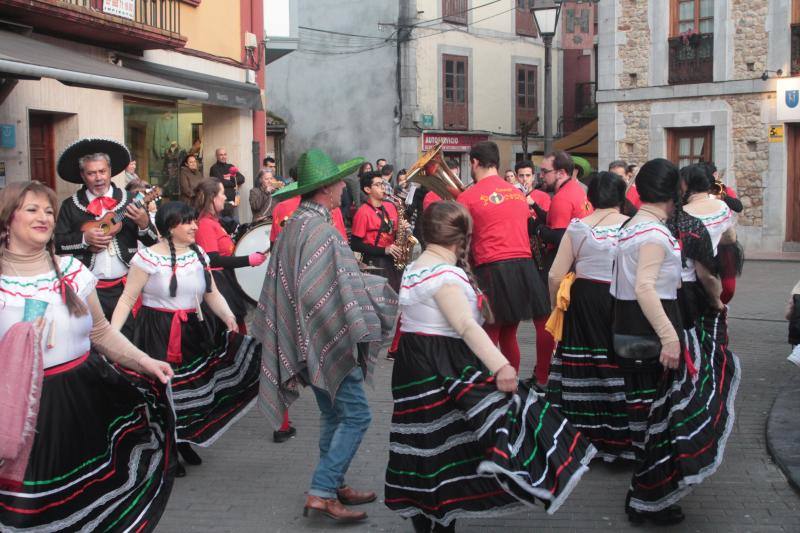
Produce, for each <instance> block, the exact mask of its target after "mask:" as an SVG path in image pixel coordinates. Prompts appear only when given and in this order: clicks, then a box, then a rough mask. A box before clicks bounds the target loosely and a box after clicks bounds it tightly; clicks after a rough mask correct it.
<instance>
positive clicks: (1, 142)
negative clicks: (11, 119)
mask: <svg viewBox="0 0 800 533" xmlns="http://www.w3.org/2000/svg"><path fill="white" fill-rule="evenodd" d="M16 146H17V129H16V127H15V126H14V124H0V148H16Z"/></svg>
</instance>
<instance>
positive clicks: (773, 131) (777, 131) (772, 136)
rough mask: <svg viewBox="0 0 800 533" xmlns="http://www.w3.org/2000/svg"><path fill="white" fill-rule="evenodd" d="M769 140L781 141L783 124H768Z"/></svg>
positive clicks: (773, 141)
mask: <svg viewBox="0 0 800 533" xmlns="http://www.w3.org/2000/svg"><path fill="white" fill-rule="evenodd" d="M769 142H771V143H782V142H783V126H770V127H769Z"/></svg>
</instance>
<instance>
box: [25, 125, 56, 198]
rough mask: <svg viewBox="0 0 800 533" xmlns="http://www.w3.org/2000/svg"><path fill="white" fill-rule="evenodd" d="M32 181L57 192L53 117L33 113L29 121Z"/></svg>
mask: <svg viewBox="0 0 800 533" xmlns="http://www.w3.org/2000/svg"><path fill="white" fill-rule="evenodd" d="M28 125H29V131H30V133H29V135H28V138H29V140H30V154H31V179H33V180H38V181H41V182H42V183H44V184H45V185H47V186H48V187H50V188H51V189H53V190H55V188H56V166H55V152H54V145H53V115H50V114H47V113H33V112H32V113H31V114H30V117H29V120H28Z"/></svg>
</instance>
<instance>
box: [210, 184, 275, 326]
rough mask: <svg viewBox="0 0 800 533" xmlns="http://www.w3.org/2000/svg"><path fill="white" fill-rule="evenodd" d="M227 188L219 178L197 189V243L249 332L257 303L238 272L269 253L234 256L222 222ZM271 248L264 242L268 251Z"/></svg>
mask: <svg viewBox="0 0 800 533" xmlns="http://www.w3.org/2000/svg"><path fill="white" fill-rule="evenodd" d="M225 198H226V197H225V188H224V187H223V185H222V182H221V181H219V180H218V179H216V178H208V179H206V180H203V181H202V182H201V183H200V185H198V186H197V187H196V188H195V190H194V208H195V209H197V212H198V213H199V214H200V218H199V219H198V221H197V244H198V245H199V246H200V247H201V248H203V250H205V252H206V253H207V254H208V257H209V260H210V264H209V266H210V267H211V272H212V275H213V276H214V281H215V282H216V284H217V287H218V288H219V292H220V293H222V296H223V297H224V298H225V301H227V302H228V305H229V306H230V308H231V311H233V315H234V316H235V317H236V323H237V324H238V325H239V331H241V332H242V333H247V327H246V326H245V323H244V319H245V316H246V315H247V309H248V306H250V305H255V302H254V301H253V300H252V299H251V298H250V297H249V296H247V294H245V292H244V290H242V287H241V286H240V285H239V282H238V281H237V280H236V274H235V273H234V269H237V268H245V267H256V266H259V265H260V264H262V263H263V262H264V261H266V259H267V255H266V254H265V253H260V252H253V253H251V254H249V255H238V256H237V255H233V253H234V251H235V246H234V244H233V239H231V236H230V235H228V232H227V231H225V229H224V228H223V227H222V224H220V222H219V217H220V215H221V214H222V210H223V209H224V208H225ZM267 248H268V245H267V243H266V242H265V243H264V250H266V249H267Z"/></svg>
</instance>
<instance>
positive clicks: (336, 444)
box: [308, 367, 372, 498]
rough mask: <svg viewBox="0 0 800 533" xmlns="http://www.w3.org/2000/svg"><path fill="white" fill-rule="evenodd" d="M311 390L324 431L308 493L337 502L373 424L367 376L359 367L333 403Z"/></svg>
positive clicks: (339, 391) (320, 434)
mask: <svg viewBox="0 0 800 533" xmlns="http://www.w3.org/2000/svg"><path fill="white" fill-rule="evenodd" d="M311 388H312V389H313V391H314V395H315V396H316V397H317V405H318V406H319V410H320V422H321V427H320V432H319V463H317V468H316V469H315V470H314V475H313V476H312V477H311V490H309V491H308V493H309V494H310V495H312V496H318V497H320V498H336V489H338V488H339V487H341V486H342V485H344V475H345V473H346V472H347V469H348V468H349V467H350V461H352V460H353V456H355V454H356V451H358V446H359V445H360V444H361V439H362V438H363V437H364V433H366V431H367V428H368V427H369V423H370V422H371V421H372V417H371V416H370V414H369V404H368V403H367V397H366V395H365V394H364V374H363V372H362V371H361V367H356V368H354V369H353V370H352V371H351V372H350V373H349V374H348V375H347V376H345V378H344V379H343V380H342V383H341V385H339V390H338V391H337V392H336V396H335V400H334V401H333V402H331V398H330V396H329V395H328V393H327V392H326V391H325V390H323V389H318V388H317V387H314V386H312V387H311Z"/></svg>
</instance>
